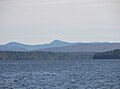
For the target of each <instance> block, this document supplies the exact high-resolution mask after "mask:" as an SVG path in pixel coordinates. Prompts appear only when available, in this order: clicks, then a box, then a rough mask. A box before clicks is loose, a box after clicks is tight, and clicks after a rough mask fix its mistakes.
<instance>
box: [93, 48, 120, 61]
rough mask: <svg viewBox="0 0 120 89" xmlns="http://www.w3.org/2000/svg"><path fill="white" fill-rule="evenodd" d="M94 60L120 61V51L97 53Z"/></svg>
mask: <svg viewBox="0 0 120 89" xmlns="http://www.w3.org/2000/svg"><path fill="white" fill-rule="evenodd" d="M93 59H120V49H116V50H112V51H108V52H101V53H96V54H95V55H94V57H93Z"/></svg>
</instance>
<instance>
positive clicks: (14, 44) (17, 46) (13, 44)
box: [0, 40, 73, 51]
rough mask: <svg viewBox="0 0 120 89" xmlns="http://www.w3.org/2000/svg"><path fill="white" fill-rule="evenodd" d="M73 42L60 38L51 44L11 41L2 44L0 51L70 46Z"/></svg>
mask: <svg viewBox="0 0 120 89" xmlns="http://www.w3.org/2000/svg"><path fill="white" fill-rule="evenodd" d="M72 44H73V43H68V42H64V41H60V40H54V41H53V42H51V43H49V44H43V45H27V44H21V43H18V42H10V43H8V44H5V45H0V51H32V50H36V49H43V48H52V47H62V46H69V45H72Z"/></svg>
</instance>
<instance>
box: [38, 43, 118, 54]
mask: <svg viewBox="0 0 120 89" xmlns="http://www.w3.org/2000/svg"><path fill="white" fill-rule="evenodd" d="M114 49H120V43H79V44H75V45H70V46H64V47H54V48H45V49H39V50H38V49H37V50H36V51H45V52H105V51H110V50H114Z"/></svg>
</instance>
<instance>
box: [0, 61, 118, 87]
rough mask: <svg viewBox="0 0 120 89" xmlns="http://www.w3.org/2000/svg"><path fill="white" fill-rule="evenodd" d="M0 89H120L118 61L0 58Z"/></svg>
mask: <svg viewBox="0 0 120 89" xmlns="http://www.w3.org/2000/svg"><path fill="white" fill-rule="evenodd" d="M0 89H120V60H119V59H109V60H108V59H107V60H103V59H98V60H39V61H37V60H36V61H35V60H34V61H31V60H29V61H23V60H22V61H0Z"/></svg>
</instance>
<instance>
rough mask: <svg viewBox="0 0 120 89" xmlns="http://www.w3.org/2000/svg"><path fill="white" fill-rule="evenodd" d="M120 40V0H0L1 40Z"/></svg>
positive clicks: (5, 41) (38, 41)
mask: <svg viewBox="0 0 120 89" xmlns="http://www.w3.org/2000/svg"><path fill="white" fill-rule="evenodd" d="M55 39H60V40H64V41H69V42H77V41H79V42H91V41H94V42H96V41H110V42H120V0H0V44H4V43H7V42H11V41H17V42H21V43H28V44H40V43H48V42H50V41H52V40H55Z"/></svg>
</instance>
